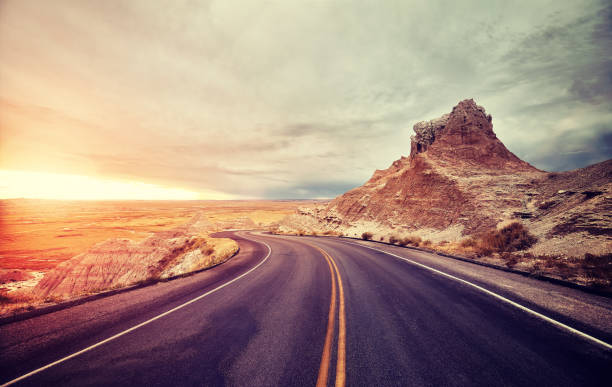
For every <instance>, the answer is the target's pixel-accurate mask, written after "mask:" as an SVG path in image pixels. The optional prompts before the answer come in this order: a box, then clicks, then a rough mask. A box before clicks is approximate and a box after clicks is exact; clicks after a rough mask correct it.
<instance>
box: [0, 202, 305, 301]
mask: <svg viewBox="0 0 612 387" xmlns="http://www.w3.org/2000/svg"><path fill="white" fill-rule="evenodd" d="M311 203H312V201H183V202H181V201H99V202H91V201H57V200H27V199H16V200H3V201H0V215H1V216H0V255H1V259H0V297H1V298H0V299H1V308H2V309H1V310H2V312H4V313H11V312H15V311H19V310H24V309H28V308H32V307H33V306H36V305H41V304H42V305H44V304H49V303H57V302H61V301H63V300H67V299H71V298H75V297H82V296H85V295H89V294H93V293H97V292H101V291H105V290H109V289H117V288H121V287H126V286H131V285H134V284H138V283H144V282H146V281H149V282H150V281H153V280H156V279H163V278H167V277H171V276H176V275H180V274H185V273H188V272H192V271H194V270H198V269H202V268H206V267H210V266H211V265H214V264H217V263H220V262H223V261H224V260H226V259H227V258H229V257H230V256H231V255H232V254H234V253H235V252H236V250H237V248H238V246H237V244H236V243H235V242H233V241H232V240H229V239H223V238H213V237H211V236H210V234H213V233H215V232H218V231H222V230H227V229H237V228H241V229H265V228H267V227H269V226H270V225H271V224H274V223H276V222H278V221H280V220H281V219H282V218H284V217H285V216H287V215H289V214H291V213H293V212H294V211H295V209H296V208H298V207H299V206H303V205H308V204H311Z"/></svg>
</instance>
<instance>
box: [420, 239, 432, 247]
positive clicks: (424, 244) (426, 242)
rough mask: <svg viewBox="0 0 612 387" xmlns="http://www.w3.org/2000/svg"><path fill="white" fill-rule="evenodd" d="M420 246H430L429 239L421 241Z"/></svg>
mask: <svg viewBox="0 0 612 387" xmlns="http://www.w3.org/2000/svg"><path fill="white" fill-rule="evenodd" d="M421 245H422V246H425V247H429V246H431V241H430V240H429V239H425V240H424V241H423V242H422V243H421Z"/></svg>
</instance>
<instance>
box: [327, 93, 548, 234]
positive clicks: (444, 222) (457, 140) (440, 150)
mask: <svg viewBox="0 0 612 387" xmlns="http://www.w3.org/2000/svg"><path fill="white" fill-rule="evenodd" d="M413 130H414V132H415V135H414V136H412V143H411V147H410V149H411V152H410V156H409V157H402V158H400V159H399V160H397V161H395V162H394V163H393V164H392V165H391V166H390V167H389V168H388V169H386V170H382V171H376V172H375V173H374V175H373V176H372V178H371V179H370V180H369V181H368V182H367V183H366V184H364V185H363V186H361V187H358V188H355V189H353V190H351V191H349V192H347V193H345V194H344V195H341V196H339V197H337V198H336V199H334V200H333V201H331V202H330V204H329V205H328V206H327V207H326V208H323V209H319V211H318V216H320V217H321V218H322V220H323V222H325V221H326V220H329V219H330V218H333V219H335V224H336V225H339V226H342V227H341V228H347V229H350V228H355V229H356V232H357V233H358V229H361V228H364V227H369V228H372V227H375V228H378V229H387V230H404V231H423V230H425V231H427V232H428V233H430V234H431V233H432V232H433V233H434V234H435V231H438V232H440V235H441V237H447V236H448V234H449V229H450V230H452V232H450V234H452V235H455V236H461V235H467V234H472V233H475V232H479V231H483V230H485V229H488V228H491V227H493V226H495V225H496V224H497V223H499V222H501V221H503V220H504V219H507V218H511V217H512V216H513V213H514V212H520V211H521V210H522V207H523V199H524V197H525V194H526V192H527V190H528V187H527V186H528V182H529V181H530V180H531V179H534V178H537V177H539V176H541V175H542V174H543V172H541V171H539V170H537V169H536V168H534V167H532V166H531V165H529V164H528V163H526V162H524V161H522V160H520V159H519V158H518V157H516V156H515V155H514V154H513V153H512V152H510V151H509V150H508V149H507V148H506V147H505V146H504V144H502V142H501V141H500V140H499V139H498V138H497V136H496V135H495V133H494V132H493V125H492V118H491V116H490V115H488V114H487V113H486V111H485V109H484V108H482V107H480V106H478V105H476V103H475V102H474V101H473V100H471V99H468V100H465V101H461V102H459V104H458V105H457V106H455V107H454V108H453V110H452V111H451V112H450V113H449V114H445V115H443V116H442V117H440V118H437V119H434V120H431V121H426V122H419V123H417V124H415V125H414V127H413ZM330 214H333V217H330V216H329V215H330Z"/></svg>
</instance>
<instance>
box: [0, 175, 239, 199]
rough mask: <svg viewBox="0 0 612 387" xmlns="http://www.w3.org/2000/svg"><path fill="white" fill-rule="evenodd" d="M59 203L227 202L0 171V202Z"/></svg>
mask: <svg viewBox="0 0 612 387" xmlns="http://www.w3.org/2000/svg"><path fill="white" fill-rule="evenodd" d="M13 198H25V199H59V200H198V199H226V198H227V195H224V194H221V193H215V192H207V193H204V192H196V191H190V190H186V189H182V188H169V187H164V186H160V185H155V184H149V183H143V182H136V181H115V180H108V179H103V178H96V177H91V176H81V175H69V174H61V173H49V172H33V171H14V170H0V199H13Z"/></svg>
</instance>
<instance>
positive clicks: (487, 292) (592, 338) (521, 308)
mask: <svg viewBox="0 0 612 387" xmlns="http://www.w3.org/2000/svg"><path fill="white" fill-rule="evenodd" d="M346 243H347V244H350V245H354V246H361V247H365V248H366V249H370V250H375V251H378V252H381V253H384V254H387V255H390V256H392V257H395V258H398V259H401V260H403V261H406V262H408V263H411V264H413V265H416V266H419V267H422V268H424V269H427V270H429V271H432V272H434V273H437V274H440V275H442V276H444V277H448V278H451V279H454V280H455V281H459V282H461V283H464V284H466V285H469V286H471V287H473V288H476V289H478V290H480V291H481V292H484V293H486V294H488V295H490V296H493V297H495V298H497V299H499V300H501V301H503V302H505V303H508V304H510V305H512V306H514V307H516V308H518V309H520V310H522V311H525V312H527V313H529V314H531V315H533V316H536V317H538V318H541V319H542V320H544V321H547V322H549V323H551V324H553V325H555V326H557V327H559V328H562V329H565V330H567V331H569V332H571V333H573V334H575V335H578V336H580V337H582V338H585V339H587V340H590V341H592V342H594V343H596V344H599V345H601V346H602V347H604V348H606V349H608V350H612V345H610V344H608V343H606V342H605V341H603V340H600V339H598V338H596V337H593V336H591V335H588V334H586V333H584V332H581V331H579V330H578V329H575V328H572V327H570V326H568V325H565V324H563V323H562V322H559V321H557V320H555V319H552V318H550V317H548V316H545V315H543V314H542V313H538V312H536V311H535V310H532V309H529V308H527V307H526V306H523V305H521V304H519V303H517V302H514V301H512V300H509V299H507V298H506V297H504V296H501V295H499V294H497V293H495V292H492V291H490V290H488V289H485V288H483V287H482V286H478V285H476V284H474V283H472V282H470V281H466V280H464V279H461V278H459V277H455V276H454V275H451V274H448V273H445V272H443V271H440V270H437V269H434V268H433V267H429V266H427V265H423V264H422V263H419V262H416V261H413V260H411V259H408V258H404V257H402V256H399V255H396V254H393V253H390V252H388V251H384V250H379V249H376V248H374V247H370V246H365V245H362V244H360V243H352V242H346Z"/></svg>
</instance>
